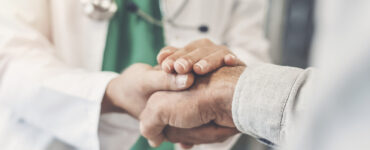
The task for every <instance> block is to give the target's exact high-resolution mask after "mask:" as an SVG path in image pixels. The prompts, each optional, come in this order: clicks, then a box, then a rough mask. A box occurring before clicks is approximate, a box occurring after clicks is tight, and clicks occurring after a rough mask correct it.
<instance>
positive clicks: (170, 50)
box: [157, 46, 177, 64]
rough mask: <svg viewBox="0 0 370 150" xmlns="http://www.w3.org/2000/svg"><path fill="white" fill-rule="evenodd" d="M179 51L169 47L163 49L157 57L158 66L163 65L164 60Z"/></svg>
mask: <svg viewBox="0 0 370 150" xmlns="http://www.w3.org/2000/svg"><path fill="white" fill-rule="evenodd" d="M176 50H177V48H176V47H172V46H167V47H164V48H162V49H161V51H159V53H158V55H157V62H158V64H162V62H163V60H165V59H166V58H167V57H168V56H170V55H172V54H173V53H175V52H176Z"/></svg>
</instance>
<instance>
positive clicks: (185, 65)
mask: <svg viewBox="0 0 370 150" xmlns="http://www.w3.org/2000/svg"><path fill="white" fill-rule="evenodd" d="M176 64H178V65H180V66H181V67H182V70H185V68H186V67H187V66H188V62H187V61H186V60H185V59H183V58H180V59H178V60H177V61H176Z"/></svg>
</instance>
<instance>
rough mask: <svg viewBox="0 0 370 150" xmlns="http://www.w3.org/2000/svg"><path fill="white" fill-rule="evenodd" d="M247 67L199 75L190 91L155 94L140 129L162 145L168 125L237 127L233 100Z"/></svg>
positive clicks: (142, 118)
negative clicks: (237, 84) (233, 115)
mask: <svg viewBox="0 0 370 150" xmlns="http://www.w3.org/2000/svg"><path fill="white" fill-rule="evenodd" d="M244 69H245V67H244V66H238V67H223V68H220V69H218V70H217V71H215V72H213V73H211V74H208V75H207V76H204V77H197V79H196V81H195V84H194V85H193V86H192V87H191V88H190V89H188V90H185V91H178V92H171V91H160V92H156V93H154V94H153V95H152V96H151V97H150V98H149V100H148V102H147V105H146V107H145V109H144V110H143V112H142V113H141V115H140V130H141V133H142V135H143V136H145V137H146V138H147V139H149V141H150V143H151V145H152V146H158V145H160V143H162V142H163V141H164V140H165V139H166V136H165V135H164V133H163V131H164V129H165V128H166V126H170V127H177V128H185V129H191V128H196V127H200V126H202V125H206V124H209V123H211V122H214V123H216V124H217V125H219V126H223V127H235V126H234V123H233V119H232V114H231V103H232V98H233V94H234V88H235V86H236V83H237V81H238V79H239V77H240V75H241V73H242V72H243V70H244Z"/></svg>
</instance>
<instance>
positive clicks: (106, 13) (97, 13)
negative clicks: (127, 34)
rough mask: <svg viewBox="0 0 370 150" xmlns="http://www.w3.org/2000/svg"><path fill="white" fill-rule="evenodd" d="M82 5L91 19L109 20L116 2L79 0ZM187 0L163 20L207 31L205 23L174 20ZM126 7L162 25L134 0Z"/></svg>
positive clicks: (115, 8)
mask: <svg viewBox="0 0 370 150" xmlns="http://www.w3.org/2000/svg"><path fill="white" fill-rule="evenodd" d="M80 1H81V4H82V6H83V10H84V13H85V14H86V15H87V16H88V17H89V18H91V19H94V20H99V21H102V20H109V19H110V18H111V17H112V16H113V15H114V14H115V13H116V12H117V9H118V7H117V4H116V3H115V1H114V0H80ZM188 2H189V0H184V1H183V3H182V4H181V7H180V8H179V9H178V10H177V11H176V12H175V13H174V15H173V16H172V17H170V18H168V19H166V20H165V21H166V22H167V23H168V24H169V25H171V26H173V27H175V28H181V29H184V30H198V31H199V32H201V33H207V32H208V30H209V28H208V26H207V25H199V26H189V25H179V24H177V23H176V22H175V21H174V20H175V19H176V18H177V17H178V16H179V15H180V14H181V13H182V12H183V10H184V8H185V7H186V6H187V4H188ZM126 9H127V10H128V11H129V12H131V13H134V14H136V15H137V16H139V17H141V18H142V19H144V20H145V21H147V22H148V23H150V24H153V25H156V26H159V27H163V23H162V21H161V20H158V19H155V18H154V17H152V16H150V15H149V14H147V13H145V12H144V11H142V10H141V9H140V8H139V7H138V6H137V5H136V4H135V3H134V2H132V1H128V2H127V4H126Z"/></svg>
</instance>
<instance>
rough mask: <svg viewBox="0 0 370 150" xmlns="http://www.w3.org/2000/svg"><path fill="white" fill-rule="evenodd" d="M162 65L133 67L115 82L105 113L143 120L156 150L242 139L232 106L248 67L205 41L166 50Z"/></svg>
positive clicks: (144, 130) (143, 129)
mask: <svg viewBox="0 0 370 150" xmlns="http://www.w3.org/2000/svg"><path fill="white" fill-rule="evenodd" d="M157 60H158V63H159V64H160V66H159V67H155V68H153V67H151V66H148V65H144V64H137V65H133V66H131V67H129V68H128V69H126V70H125V71H124V72H123V73H122V75H121V76H120V77H117V78H116V79H114V80H112V81H111V82H110V84H108V87H107V92H106V96H105V99H106V100H104V101H105V105H103V108H107V110H117V108H121V110H124V111H126V112H127V113H129V114H131V115H132V116H133V117H136V118H138V119H139V121H140V130H141V133H142V135H143V136H144V137H146V138H147V139H148V140H149V143H150V145H151V146H153V147H157V146H159V145H160V144H161V143H162V142H163V141H165V140H168V141H171V142H174V143H181V144H182V146H183V147H185V148H190V147H191V146H192V145H194V144H204V143H215V142H222V141H224V140H226V139H227V138H229V137H231V136H232V135H235V134H237V133H238V131H237V130H236V128H235V126H234V123H233V120H232V115H231V102H232V97H233V93H234V87H235V84H236V82H237V81H238V78H239V76H240V74H241V73H242V72H243V70H244V69H245V65H244V64H243V63H242V62H241V61H240V60H238V59H237V58H236V57H235V56H234V55H233V54H232V53H231V52H230V51H229V50H228V49H227V48H226V47H224V46H219V45H216V44H214V43H212V42H211V41H209V40H207V39H202V40H198V41H194V42H192V43H190V44H189V45H187V46H185V47H184V48H181V49H179V48H175V47H165V48H163V49H162V50H161V52H160V53H159V54H158V57H157ZM160 68H162V69H160ZM193 74H195V75H193ZM140 77H141V79H139V80H135V78H136V79H137V78H140ZM133 82H136V83H133ZM122 84H126V85H132V87H127V86H122Z"/></svg>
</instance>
